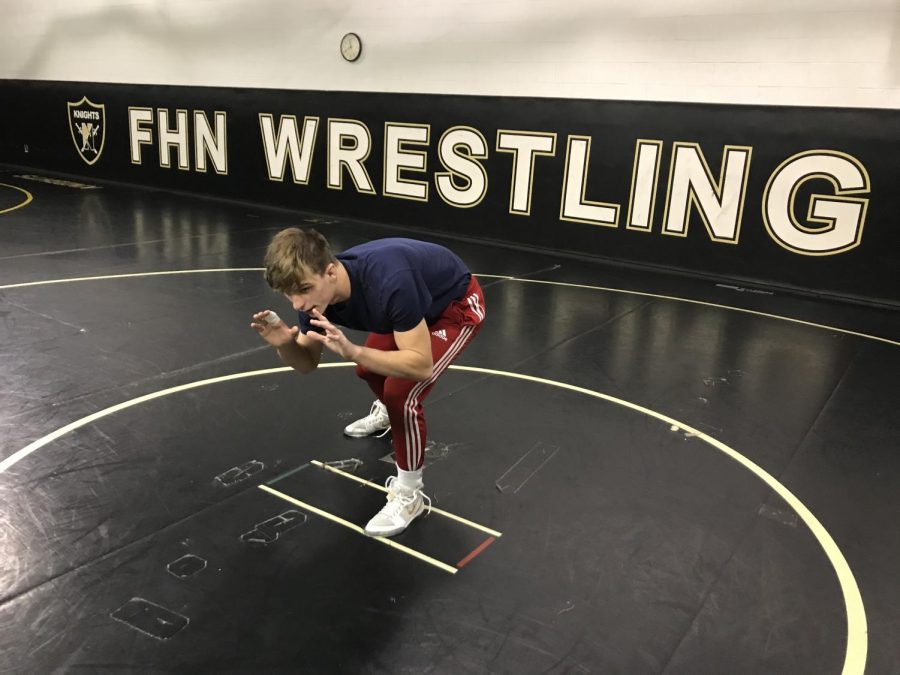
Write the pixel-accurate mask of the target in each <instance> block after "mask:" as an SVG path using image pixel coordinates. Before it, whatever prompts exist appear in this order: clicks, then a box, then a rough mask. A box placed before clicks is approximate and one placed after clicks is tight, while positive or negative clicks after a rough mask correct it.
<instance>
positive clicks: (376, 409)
mask: <svg viewBox="0 0 900 675" xmlns="http://www.w3.org/2000/svg"><path fill="white" fill-rule="evenodd" d="M386 414H387V409H386V408H385V407H384V404H383V403H382V402H381V401H379V400H378V399H375V401H374V402H373V403H372V407H371V408H370V409H369V415H368V416H367V417H366V418H365V425H366V428H367V429H374V428H375V427H376V426H377V425H378V423H379V421H380V419H379V418H380V417H381V416H382V415H386ZM390 430H391V427H390V424H388V427H387V428H386V429H385V430H384V431H382V432H381V433H380V434H378V435H377V436H376V437H375V438H381V437H382V436H385V435H386V434H388V433H389V432H390Z"/></svg>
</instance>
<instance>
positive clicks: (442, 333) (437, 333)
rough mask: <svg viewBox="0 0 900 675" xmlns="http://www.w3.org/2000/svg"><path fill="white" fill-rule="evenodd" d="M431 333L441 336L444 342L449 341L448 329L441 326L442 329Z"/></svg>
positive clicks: (437, 336)
mask: <svg viewBox="0 0 900 675" xmlns="http://www.w3.org/2000/svg"><path fill="white" fill-rule="evenodd" d="M431 334H432V335H434V336H435V337H436V338H440V339H441V340H443V341H444V342H446V341H447V331H446V330H444V329H443V328H441V329H440V330H434V331H431Z"/></svg>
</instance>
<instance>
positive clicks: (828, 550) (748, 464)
mask: <svg viewBox="0 0 900 675" xmlns="http://www.w3.org/2000/svg"><path fill="white" fill-rule="evenodd" d="M354 365H355V364H353V363H346V362H343V363H323V364H321V365H320V366H319V367H320V368H340V367H345V366H354ZM450 368H451V370H458V371H464V372H470V373H481V374H485V375H498V376H501V377H509V378H513V379H517V380H525V381H527V382H536V383H539V384H546V385H550V386H553V387H558V388H560V389H567V390H569V391H574V392H576V393H579V394H585V395H587V396H593V397H594V398H599V399H602V400H604V401H608V402H610V403H614V404H616V405H620V406H622V407H625V408H629V409H631V410H634V411H636V412H639V413H643V414H644V415H648V416H650V417H654V418H656V419H658V420H660V421H661V422H664V423H665V424H668V425H670V426H677V427H678V429H680V430H683V431H686V432H688V433H689V434H691V435H692V436H695V437H697V438H699V439H700V440H702V441H704V442H706V443H708V444H709V445H711V446H713V447H714V448H716V449H717V450H719V451H720V452H722V453H724V454H725V455H727V456H728V457H731V458H732V459H733V460H735V461H736V462H738V463H739V464H740V465H741V466H743V467H744V468H746V469H749V470H750V471H751V472H752V473H753V474H754V475H755V476H756V477H757V478H759V479H760V480H762V481H763V482H764V483H765V484H766V485H768V486H769V487H770V488H771V489H772V490H774V491H775V492H776V493H778V495H779V496H780V497H781V498H782V499H783V500H784V501H785V502H787V504H788V505H789V506H790V507H791V508H792V509H793V510H794V511H795V512H796V513H797V515H798V516H799V517H800V519H801V520H803V522H804V523H805V524H806V526H807V527H808V528H809V530H810V532H812V534H813V536H814V537H815V538H816V540H817V541H818V542H819V545H820V546H821V547H822V550H823V551H824V552H825V555H826V556H827V557H828V560H829V562H830V563H831V566H832V567H833V568H834V571H835V573H836V574H837V578H838V583H839V584H840V586H841V592H842V593H843V597H844V605H845V607H846V610H847V651H846V654H845V656H844V667H843V671H842V673H843V675H863V672H864V670H865V666H866V654H867V652H868V628H867V623H866V611H865V607H864V606H863V601H862V596H861V595H860V592H859V587H858V586H857V584H856V579H855V578H854V576H853V572H852V571H851V570H850V566H849V565H848V564H847V560H846V559H845V558H844V555H843V554H842V553H841V550H840V549H839V548H838V545H837V544H836V543H835V541H834V539H833V538H832V537H831V535H830V534H828V531H827V530H826V529H825V527H824V526H823V525H822V523H820V522H819V520H818V519H817V518H816V517H815V516H814V515H813V514H812V512H811V511H810V510H809V509H808V508H806V506H804V504H803V502H801V501H800V500H799V499H798V498H797V497H796V496H795V495H794V494H793V493H792V492H791V491H790V490H788V489H787V488H786V487H785V486H784V485H782V484H781V483H780V482H778V480H777V479H776V478H775V477H774V476H772V475H771V474H770V473H768V472H767V471H765V470H764V469H763V468H762V467H760V466H759V465H758V464H756V463H754V462H752V461H751V460H749V459H747V458H746V457H744V456H743V455H742V454H741V453H739V452H738V451H737V450H735V449H733V448H730V447H729V446H727V445H725V444H724V443H722V442H721V441H719V440H717V439H715V438H713V437H712V436H710V435H708V434H706V433H704V432H703V431H701V430H699V429H695V428H694V427H692V426H690V425H688V424H684V423H683V422H679V421H678V420H676V419H674V418H672V417H669V416H668V415H663V414H662V413H659V412H657V411H655V410H651V409H650V408H645V407H643V406H640V405H637V404H636V403H631V402H630V401H625V400H623V399H619V398H616V397H614V396H610V395H609V394H603V393H601V392H599V391H594V390H592V389H585V388H584V387H578V386H575V385H572V384H566V383H565V382H558V381H556V380H548V379H545V378H542V377H535V376H533V375H524V374H521V373H512V372H509V371H505V370H494V369H492V368H477V367H474V366H450ZM290 370H291V369H290V368H288V367H286V366H283V367H280V368H267V369H265V370H252V371H246V372H243V373H233V374H231V375H222V376H220V377H213V378H209V379H206V380H198V381H196V382H190V383H188V384H182V385H179V386H177V387H171V388H170V389H162V390H160V391H155V392H152V393H150V394H145V395H144V396H139V397H137V398H133V399H131V400H129V401H124V402H122V403H118V404H116V405H114V406H111V407H109V408H105V409H104V410H100V411H98V412H95V413H93V414H91V415H88V416H87V417H82V418H81V419H80V420H76V421H75V422H72V423H70V424H67V425H66V426H64V427H60V428H59V429H57V430H56V431H54V432H52V433H50V434H48V435H46V436H44V437H43V438H39V439H37V440H36V441H34V442H32V443H30V444H29V445H27V446H26V447H24V448H22V449H21V450H19V451H18V452H15V453H13V454H12V455H10V456H9V457H7V458H6V459H4V460H3V461H2V462H0V473H3V472H4V471H6V470H7V469H8V468H9V467H11V466H13V465H14V464H16V463H17V462H19V461H21V460H22V459H24V458H25V457H27V456H28V455H30V454H31V453H33V452H34V451H36V450H38V449H40V448H42V447H43V446H45V445H47V444H48V443H51V442H52V441H54V440H56V439H58V438H60V437H61V436H64V435H65V434H67V433H69V432H70V431H74V430H75V429H78V428H80V427H83V426H85V425H86V424H90V423H92V422H95V421H96V420H98V419H100V418H102V417H106V416H107V415H111V414H113V413H116V412H119V411H121V410H125V409H126V408H131V407H134V406H136V405H139V404H141V403H146V402H147V401H151V400H153V399H156V398H161V397H163V396H168V395H170V394H176V393H178V392H182V391H187V390H189V389H196V388H198V387H203V386H206V385H209V384H216V383H218V382H228V381H230V380H239V379H242V378H246V377H255V376H258V375H271V374H273V373H284V372H288V371H290Z"/></svg>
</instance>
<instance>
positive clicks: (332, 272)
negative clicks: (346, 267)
mask: <svg viewBox="0 0 900 675" xmlns="http://www.w3.org/2000/svg"><path fill="white" fill-rule="evenodd" d="M325 276H326V277H328V278H329V279H333V278H335V277H337V265H335V264H334V263H333V262H330V263H328V265H326V266H325Z"/></svg>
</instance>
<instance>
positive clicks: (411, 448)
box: [356, 275, 485, 471]
mask: <svg viewBox="0 0 900 675" xmlns="http://www.w3.org/2000/svg"><path fill="white" fill-rule="evenodd" d="M484 309H485V308H484V294H483V293H482V291H481V286H480V285H479V284H478V280H477V279H476V278H475V276H474V275H473V276H472V280H471V281H470V282H469V287H468V288H467V289H466V292H465V294H464V295H463V297H462V298H461V299H459V300H454V301H453V302H451V303H450V304H449V305H448V306H447V308H446V309H445V310H444V312H443V314H441V316H440V317H439V318H438V320H437V321H435V322H434V323H433V324H430V325H429V326H428V332H429V333H431V356H432V359H433V360H434V372H433V373H432V375H431V377H430V378H428V379H427V380H425V381H424V382H416V381H414V380H405V379H402V378H399V377H386V376H384V375H378V374H377V373H373V372H370V371H368V370H366V369H365V368H363V367H362V366H357V367H356V374H357V375H358V376H359V377H361V378H362V379H364V380H365V381H366V382H367V383H368V385H369V387H370V388H371V389H372V391H373V392H375V396H377V397H378V400H380V401H381V402H382V403H384V405H385V407H387V411H388V415H389V416H390V418H391V435H392V438H393V442H394V451H395V454H396V459H397V466H399V467H400V468H401V469H403V470H404V471H415V470H416V469H419V468H421V467H422V464H423V462H424V461H425V415H424V413H423V411H422V401H424V400H425V397H426V396H428V392H430V391H431V388H432V387H433V386H434V383H435V382H436V381H437V379H438V378H439V377H440V376H441V375H442V374H443V373H444V371H445V370H447V367H448V366H449V365H450V364H451V363H453V362H454V361H455V360H456V357H457V356H459V355H460V354H462V352H463V350H464V349H465V348H466V347H467V346H468V344H469V343H470V342H471V341H472V339H473V338H474V337H475V335H476V334H477V333H478V331H479V330H480V329H481V322H482V321H484ZM366 347H371V348H372V349H380V350H382V351H395V350H396V349H397V343H396V342H394V335H393V334H392V333H388V334H380V333H371V334H370V335H369V337H368V339H367V340H366Z"/></svg>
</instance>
